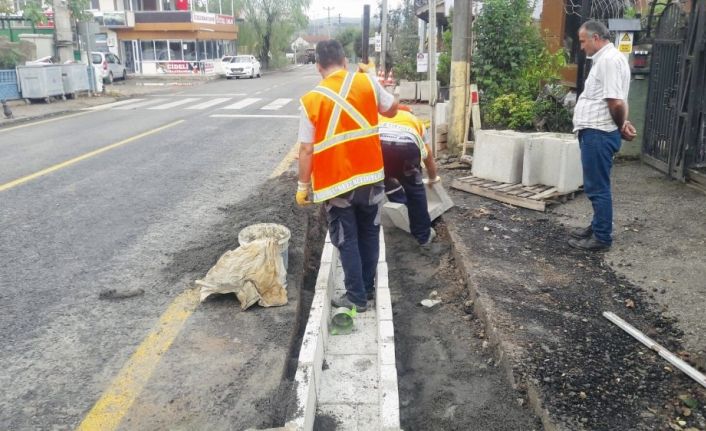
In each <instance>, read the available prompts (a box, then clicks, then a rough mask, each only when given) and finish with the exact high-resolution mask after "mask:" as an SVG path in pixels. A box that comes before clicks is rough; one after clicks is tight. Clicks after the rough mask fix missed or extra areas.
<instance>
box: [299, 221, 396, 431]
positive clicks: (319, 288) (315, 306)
mask: <svg viewBox="0 0 706 431" xmlns="http://www.w3.org/2000/svg"><path fill="white" fill-rule="evenodd" d="M337 264H338V250H337V249H336V248H335V247H334V246H333V244H331V241H330V238H329V236H328V235H327V236H326V242H325V244H324V249H323V252H322V254H321V265H320V267H319V274H318V278H317V280H316V290H315V293H314V299H313V300H312V304H311V311H310V312H309V320H308V321H307V324H306V329H305V331H304V337H303V339H302V346H301V350H300V352H299V362H298V365H297V372H296V375H295V377H294V380H295V383H296V386H297V387H296V393H297V410H296V413H295V414H294V417H293V418H292V419H291V420H290V421H289V422H287V424H286V425H285V429H287V430H297V431H299V430H301V431H310V430H312V429H313V427H314V419H315V417H316V411H317V401H318V397H319V394H320V392H321V384H322V378H321V375H322V373H323V371H322V365H323V358H324V356H325V354H326V346H327V345H328V338H329V333H328V321H329V316H330V314H331V305H330V303H331V302H330V301H331V299H330V298H331V295H332V294H333V292H334V290H335V286H334V284H335V277H334V271H335V269H336V267H337ZM376 289H377V290H376V300H375V305H376V309H375V314H376V319H377V320H376V325H375V326H376V329H377V330H376V332H377V339H376V341H377V355H376V356H377V364H376V366H377V379H378V384H377V387H378V408H377V411H378V414H379V419H378V420H376V421H375V422H377V427H376V428H374V429H380V430H385V431H392V430H399V429H400V414H399V395H398V389H397V367H396V364H395V337H394V326H393V322H392V304H391V301H390V289H389V284H388V274H387V263H386V262H385V241H384V235H383V232H382V229H381V233H380V259H379V261H378V267H377V286H376ZM370 336H371V338H372V337H373V336H374V335H373V334H370Z"/></svg>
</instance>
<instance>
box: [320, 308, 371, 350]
mask: <svg viewBox="0 0 706 431" xmlns="http://www.w3.org/2000/svg"><path fill="white" fill-rule="evenodd" d="M366 314H369V312H367V311H366V312H365V313H361V314H360V315H358V316H356V317H355V318H354V319H353V332H351V333H350V334H346V335H332V336H331V337H329V340H328V346H327V349H326V354H327V355H329V354H330V355H354V354H367V355H375V354H377V350H378V343H377V341H376V340H374V339H371V338H370V334H374V333H375V332H376V331H377V322H376V321H375V319H364V318H363V316H365V315H366ZM359 317H360V318H359Z"/></svg>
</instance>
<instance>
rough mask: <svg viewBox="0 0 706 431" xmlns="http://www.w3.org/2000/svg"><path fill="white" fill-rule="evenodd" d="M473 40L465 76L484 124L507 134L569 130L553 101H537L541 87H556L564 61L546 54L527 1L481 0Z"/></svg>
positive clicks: (561, 110)
mask: <svg viewBox="0 0 706 431" xmlns="http://www.w3.org/2000/svg"><path fill="white" fill-rule="evenodd" d="M475 37H476V49H475V55H474V57H473V68H472V69H471V70H472V74H473V79H474V80H475V81H476V82H477V83H478V88H479V90H480V93H481V108H482V114H483V116H484V120H485V123H486V124H489V125H494V126H497V127H509V128H513V129H514V128H517V129H529V128H532V127H533V124H540V125H542V127H547V128H548V127H550V125H551V127H552V128H553V130H564V129H567V128H569V127H570V124H571V118H570V116H569V115H568V111H566V109H565V108H564V107H563V105H561V103H560V102H557V101H556V100H559V99H556V98H555V100H554V102H552V103H548V101H546V100H544V99H542V97H541V95H542V93H543V92H544V89H545V87H546V86H553V85H555V84H556V83H557V82H559V71H560V70H561V68H562V67H564V66H565V65H566V56H565V53H564V52H563V51H558V52H557V53H555V54H551V53H550V52H549V51H548V50H547V48H546V46H545V44H544V41H543V40H542V38H541V35H540V31H539V28H538V27H537V26H536V25H535V24H533V23H532V19H531V7H530V3H529V1H528V0H485V2H484V4H483V11H482V13H481V15H480V16H479V17H478V19H477V21H476V27H475ZM513 105H517V106H513ZM502 115H507V116H508V118H503V117H502ZM546 116H549V118H545V117H546Z"/></svg>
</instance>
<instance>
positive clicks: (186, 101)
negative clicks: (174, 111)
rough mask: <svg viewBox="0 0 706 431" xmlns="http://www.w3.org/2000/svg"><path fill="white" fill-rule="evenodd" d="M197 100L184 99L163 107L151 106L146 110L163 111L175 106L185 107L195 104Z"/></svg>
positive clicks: (191, 98)
mask: <svg viewBox="0 0 706 431" xmlns="http://www.w3.org/2000/svg"><path fill="white" fill-rule="evenodd" d="M197 100H199V99H198V98H196V97H187V98H186V99H181V100H177V101H176V102H171V103H165V104H164V105H159V106H152V107H150V108H147V109H160V110H164V109H169V108H174V107H176V106H181V105H186V104H187V103H191V102H195V101H197Z"/></svg>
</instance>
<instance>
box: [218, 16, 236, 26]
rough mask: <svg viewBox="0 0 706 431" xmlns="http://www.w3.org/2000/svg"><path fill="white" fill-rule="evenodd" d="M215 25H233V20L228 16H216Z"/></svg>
mask: <svg viewBox="0 0 706 431" xmlns="http://www.w3.org/2000/svg"><path fill="white" fill-rule="evenodd" d="M216 24H228V25H233V24H235V18H234V17H232V16H230V15H216Z"/></svg>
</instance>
